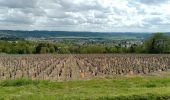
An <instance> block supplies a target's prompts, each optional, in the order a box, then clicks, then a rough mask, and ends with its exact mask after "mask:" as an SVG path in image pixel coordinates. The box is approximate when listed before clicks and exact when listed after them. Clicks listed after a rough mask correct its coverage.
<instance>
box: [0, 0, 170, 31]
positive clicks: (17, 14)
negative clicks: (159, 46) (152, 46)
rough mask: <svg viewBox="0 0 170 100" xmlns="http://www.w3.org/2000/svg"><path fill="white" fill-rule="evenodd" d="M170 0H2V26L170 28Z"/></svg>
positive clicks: (113, 28) (112, 28) (76, 28)
mask: <svg viewBox="0 0 170 100" xmlns="http://www.w3.org/2000/svg"><path fill="white" fill-rule="evenodd" d="M169 9H170V0H74V1H71V0H17V1H16V0H0V29H16V30H17V29H24V30H34V29H35V30H41V29H43V30H56V31H57V30H63V31H159V30H160V31H167V30H168V31H170V29H169V23H170V17H169V16H170V12H169V11H168V10H169Z"/></svg>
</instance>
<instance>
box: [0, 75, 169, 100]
mask: <svg viewBox="0 0 170 100" xmlns="http://www.w3.org/2000/svg"><path fill="white" fill-rule="evenodd" d="M3 99H4V100H58V99H59V100H63V99H64V100H75V99H76V100H77V99H78V100H79V99H88V100H95V99H96V100H170V78H168V77H166V78H161V77H155V76H149V77H148V76H147V77H117V78H116V77H114V78H97V79H92V80H86V81H68V82H51V81H42V80H29V79H18V80H5V81H1V82H0V100H3Z"/></svg>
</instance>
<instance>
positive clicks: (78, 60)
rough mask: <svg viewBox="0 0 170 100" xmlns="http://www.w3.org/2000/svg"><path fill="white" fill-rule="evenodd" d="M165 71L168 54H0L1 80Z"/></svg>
mask: <svg viewBox="0 0 170 100" xmlns="http://www.w3.org/2000/svg"><path fill="white" fill-rule="evenodd" d="M169 69H170V55H161V54H159V55H154V54H152V55H150V54H124V55H123V54H93V55H92V54H91V55H88V54H84V55H83V54H75V55H69V54H68V55H67V54H63V55H50V54H44V55H43V54H42V55H0V79H1V80H6V79H18V78H29V79H40V80H57V81H58V80H79V79H91V78H93V77H97V76H112V75H113V76H114V75H144V74H148V73H152V72H161V71H167V70H169Z"/></svg>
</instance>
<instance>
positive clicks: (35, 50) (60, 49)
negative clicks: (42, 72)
mask: <svg viewBox="0 0 170 100" xmlns="http://www.w3.org/2000/svg"><path fill="white" fill-rule="evenodd" d="M0 53H7V54H47V53H52V54H53V53H56V54H95V53H154V54H157V53H170V37H169V36H167V35H165V34H164V33H155V34H153V36H151V37H150V38H148V39H146V40H145V42H144V44H142V45H132V46H131V47H129V48H125V47H120V46H115V47H111V46H99V45H77V44H71V43H70V44H66V43H53V42H33V41H25V40H18V41H5V40H0Z"/></svg>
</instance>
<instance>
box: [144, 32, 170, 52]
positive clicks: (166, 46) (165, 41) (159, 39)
mask: <svg viewBox="0 0 170 100" xmlns="http://www.w3.org/2000/svg"><path fill="white" fill-rule="evenodd" d="M145 48H146V52H148V53H170V37H169V36H166V35H165V34H163V33H155V34H153V36H152V37H150V38H149V39H148V40H146V41H145Z"/></svg>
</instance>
